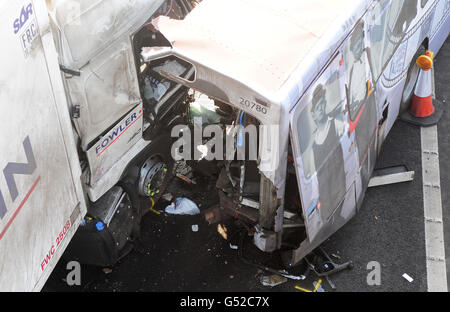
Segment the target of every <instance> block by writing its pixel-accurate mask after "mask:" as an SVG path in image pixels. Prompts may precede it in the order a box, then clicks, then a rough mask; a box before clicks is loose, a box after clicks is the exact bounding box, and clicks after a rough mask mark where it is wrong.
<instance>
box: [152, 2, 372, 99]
mask: <svg viewBox="0 0 450 312" xmlns="http://www.w3.org/2000/svg"><path fill="white" fill-rule="evenodd" d="M366 2H367V1H365V0H314V1H311V0H284V1H273V0H227V1H223V0H204V1H202V2H201V3H200V4H199V5H197V7H196V8H195V9H194V10H193V11H192V12H191V13H190V14H189V15H188V16H187V17H186V18H185V19H184V20H173V19H169V18H168V17H165V16H161V17H159V18H158V19H156V20H155V21H154V22H153V24H154V25H155V26H156V27H157V28H158V29H159V30H160V31H161V32H162V33H163V34H164V36H165V37H166V38H167V39H168V40H169V41H170V42H171V43H172V46H173V48H174V49H177V50H178V51H181V52H182V54H183V55H186V56H188V57H189V58H190V59H192V60H196V61H199V63H201V64H203V65H205V66H207V67H209V68H211V69H214V70H216V71H217V72H220V73H222V74H224V75H226V76H229V77H231V78H233V79H235V80H237V81H240V82H242V83H244V84H246V85H252V86H255V87H257V89H258V90H264V93H265V94H267V95H270V94H274V93H276V92H278V91H279V90H280V88H281V87H282V86H283V85H284V84H285V83H286V81H287V80H288V79H289V77H290V76H291V74H292V73H293V72H294V71H295V70H296V69H297V68H298V67H299V66H300V65H301V64H302V61H303V60H305V58H307V57H308V56H309V55H310V52H311V51H312V50H313V48H314V47H315V46H316V44H317V43H318V41H319V40H320V39H321V38H323V37H324V35H325V34H327V33H329V32H330V31H331V32H333V33H335V32H336V26H335V25H336V21H337V19H338V18H339V17H341V16H343V21H347V20H348V19H349V18H350V17H351V16H352V13H355V10H357V8H359V7H361V5H363V4H364V3H366ZM333 26H334V27H333ZM341 26H342V25H341ZM347 26H348V25H347ZM333 28H334V29H333ZM341 28H345V27H341ZM338 31H339V30H338ZM340 31H345V29H341V30H340ZM311 56H312V57H314V56H316V55H315V54H314V53H313V55H311Z"/></svg>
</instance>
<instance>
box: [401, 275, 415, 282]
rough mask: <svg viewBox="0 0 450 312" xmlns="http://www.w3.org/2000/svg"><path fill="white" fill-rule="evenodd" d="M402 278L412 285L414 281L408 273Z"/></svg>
mask: <svg viewBox="0 0 450 312" xmlns="http://www.w3.org/2000/svg"><path fill="white" fill-rule="evenodd" d="M402 276H403V277H404V278H405V279H406V280H407V281H408V282H410V283H412V282H413V281H414V279H413V278H412V277H411V276H409V275H408V274H406V273H405V274H403V275H402Z"/></svg>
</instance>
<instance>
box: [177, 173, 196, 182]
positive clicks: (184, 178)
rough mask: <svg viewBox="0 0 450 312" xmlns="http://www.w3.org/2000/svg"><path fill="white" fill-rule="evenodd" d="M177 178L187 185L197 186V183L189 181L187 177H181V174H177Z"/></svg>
mask: <svg viewBox="0 0 450 312" xmlns="http://www.w3.org/2000/svg"><path fill="white" fill-rule="evenodd" d="M177 178H179V179H181V180H183V181H184V182H186V183H189V184H197V182H195V181H194V180H192V179H189V178H188V177H186V176H184V175H182V174H181V173H177Z"/></svg>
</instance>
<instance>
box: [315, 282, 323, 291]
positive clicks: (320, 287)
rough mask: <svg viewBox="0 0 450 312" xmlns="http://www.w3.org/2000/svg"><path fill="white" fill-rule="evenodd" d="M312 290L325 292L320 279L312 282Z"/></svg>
mask: <svg viewBox="0 0 450 312" xmlns="http://www.w3.org/2000/svg"><path fill="white" fill-rule="evenodd" d="M313 285H314V290H313V292H325V289H323V287H322V280H319V281H318V282H314V283H313Z"/></svg>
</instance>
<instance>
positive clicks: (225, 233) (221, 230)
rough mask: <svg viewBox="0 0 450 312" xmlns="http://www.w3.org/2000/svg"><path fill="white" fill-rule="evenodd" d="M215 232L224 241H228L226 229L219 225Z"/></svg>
mask: <svg viewBox="0 0 450 312" xmlns="http://www.w3.org/2000/svg"><path fill="white" fill-rule="evenodd" d="M217 232H219V234H220V235H222V237H223V239H224V240H227V239H228V234H227V228H226V226H224V225H222V224H219V225H217Z"/></svg>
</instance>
